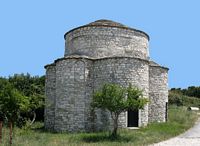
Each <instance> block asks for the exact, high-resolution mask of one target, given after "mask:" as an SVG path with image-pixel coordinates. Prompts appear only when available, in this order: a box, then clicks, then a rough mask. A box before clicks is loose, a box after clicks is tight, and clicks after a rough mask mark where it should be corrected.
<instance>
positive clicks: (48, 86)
mask: <svg viewBox="0 0 200 146" xmlns="http://www.w3.org/2000/svg"><path fill="white" fill-rule="evenodd" d="M55 91H56V68H55V66H54V65H52V66H48V67H47V69H46V81H45V95H46V97H47V98H45V116H44V118H45V119H44V122H45V128H46V129H49V130H53V129H54V117H55V99H56V92H55Z"/></svg>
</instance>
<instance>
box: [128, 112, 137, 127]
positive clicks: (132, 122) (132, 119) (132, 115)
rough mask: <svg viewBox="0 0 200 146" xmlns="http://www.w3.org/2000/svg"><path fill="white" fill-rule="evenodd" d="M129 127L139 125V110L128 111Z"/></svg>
mask: <svg viewBox="0 0 200 146" xmlns="http://www.w3.org/2000/svg"><path fill="white" fill-rule="evenodd" d="M128 127H138V110H135V111H133V110H129V111H128Z"/></svg>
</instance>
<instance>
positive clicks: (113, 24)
mask: <svg viewBox="0 0 200 146" xmlns="http://www.w3.org/2000/svg"><path fill="white" fill-rule="evenodd" d="M83 27H117V28H122V29H129V30H132V31H136V32H139V33H140V34H142V35H143V36H145V37H146V38H147V39H148V40H149V35H148V34H146V33H145V32H143V31H141V30H137V29H134V28H131V27H128V26H126V25H124V24H121V23H118V22H114V21H112V20H106V19H100V20H96V21H94V22H91V23H89V24H86V25H83V26H79V27H77V28H74V29H72V30H70V31H68V32H66V33H65V35H64V38H65V37H66V35H67V34H68V33H70V32H72V31H74V30H77V29H80V28H83Z"/></svg>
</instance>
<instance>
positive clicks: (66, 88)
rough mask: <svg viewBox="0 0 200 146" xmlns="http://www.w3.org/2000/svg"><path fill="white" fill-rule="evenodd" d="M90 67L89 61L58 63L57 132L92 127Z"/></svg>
mask: <svg viewBox="0 0 200 146" xmlns="http://www.w3.org/2000/svg"><path fill="white" fill-rule="evenodd" d="M90 65H91V62H90V61H89V60H87V61H86V60H84V59H76V58H75V59H64V60H60V61H57V62H56V109H55V119H56V120H55V126H54V129H55V130H56V131H68V132H76V131H86V128H88V127H89V126H90V125H88V120H89V118H88V117H89V114H90V113H89V106H88V104H89V101H90V99H89V98H91V95H90V93H91V91H92V84H91V83H90V79H89V78H88V77H89V71H90V70H91V66H90Z"/></svg>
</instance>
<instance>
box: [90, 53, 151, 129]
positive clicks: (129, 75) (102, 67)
mask: <svg viewBox="0 0 200 146" xmlns="http://www.w3.org/2000/svg"><path fill="white" fill-rule="evenodd" d="M148 80H149V67H148V61H145V60H141V59H136V58H128V57H127V58H126V57H113V58H107V59H105V58H104V59H99V60H96V61H95V62H94V89H95V90H98V89H99V88H100V87H102V85H103V84H104V83H108V82H112V83H118V84H121V85H122V86H124V87H127V86H128V85H129V83H131V84H132V85H134V86H136V87H138V88H140V89H142V90H143V91H144V96H145V97H146V98H148V92H149V82H148ZM96 121H97V123H96V128H97V129H101V128H108V127H105V126H106V125H107V126H108V125H110V124H112V123H111V119H110V113H106V112H102V111H97V120H96ZM119 122H120V126H121V127H127V116H126V113H122V114H121V115H120V119H119ZM138 122H139V126H145V125H147V123H148V105H147V106H145V107H144V110H140V111H139V121H138Z"/></svg>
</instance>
